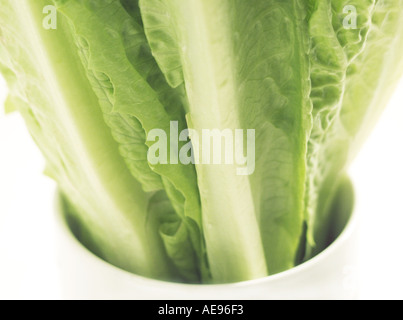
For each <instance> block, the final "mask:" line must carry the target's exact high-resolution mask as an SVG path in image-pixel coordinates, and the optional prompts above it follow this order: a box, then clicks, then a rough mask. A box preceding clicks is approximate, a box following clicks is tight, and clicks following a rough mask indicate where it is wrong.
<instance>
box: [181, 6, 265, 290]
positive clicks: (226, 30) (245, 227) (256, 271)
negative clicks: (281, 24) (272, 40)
mask: <svg viewBox="0 0 403 320" xmlns="http://www.w3.org/2000/svg"><path fill="white" fill-rule="evenodd" d="M174 2H175V3H176V5H177V11H178V12H180V13H179V16H178V17H177V19H180V23H179V24H178V25H180V26H184V27H183V28H182V29H181V38H182V39H181V45H182V46H181V50H182V52H181V54H182V63H183V66H184V76H185V84H186V91H187V94H188V99H189V106H190V107H189V108H190V112H189V115H188V117H189V118H190V124H191V125H192V126H193V127H192V129H195V130H196V131H197V132H198V133H199V136H201V132H202V130H203V129H220V130H223V129H231V130H235V129H239V128H241V127H240V121H239V118H238V114H237V94H236V92H237V86H236V77H235V70H236V68H235V67H234V66H235V62H234V55H233V50H232V44H231V41H232V35H231V25H230V23H229V17H228V15H229V14H228V12H229V10H228V8H227V7H226V2H225V1H216V0H186V2H185V1H181V0H179V1H178V0H174ZM245 129H253V128H245ZM196 170H197V175H198V184H199V190H200V196H201V203H202V219H203V228H204V235H205V239H206V246H207V253H208V259H209V265H210V268H211V272H212V275H213V279H214V281H219V282H221V281H222V282H227V281H243V280H250V279H256V278H260V277H264V276H266V275H267V274H268V270H267V266H266V261H265V255H264V250H263V244H262V241H261V237H260V230H259V226H258V222H257V218H256V213H255V209H254V202H253V197H252V192H251V186H250V181H249V178H248V177H247V176H237V175H236V165H202V164H200V165H196Z"/></svg>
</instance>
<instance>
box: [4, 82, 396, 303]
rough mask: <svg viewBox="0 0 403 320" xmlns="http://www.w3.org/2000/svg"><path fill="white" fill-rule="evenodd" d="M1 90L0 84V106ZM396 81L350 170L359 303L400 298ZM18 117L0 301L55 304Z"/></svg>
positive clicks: (43, 208)
mask: <svg viewBox="0 0 403 320" xmlns="http://www.w3.org/2000/svg"><path fill="white" fill-rule="evenodd" d="M5 96H6V87H5V84H4V82H3V79H1V78H0V105H2V103H3V101H4V99H5ZM402 102H403V81H402V82H401V84H400V85H399V88H398V89H397V91H396V93H395V95H394V96H393V99H392V100H391V103H390V105H389V107H388V109H387V111H386V112H385V114H384V115H383V117H382V118H381V120H380V122H379V124H378V126H377V128H376V130H375V131H374V132H373V134H372V135H371V137H370V138H369V140H368V142H367V143H366V145H365V146H364V148H363V149H362V151H361V153H360V155H359V157H358V158H357V160H356V161H355V163H354V165H353V166H352V168H351V176H352V178H353V180H354V182H355V186H356V190H357V198H358V203H357V210H359V213H360V247H359V249H360V250H359V261H360V264H359V267H358V269H357V270H356V272H357V274H358V277H359V283H360V288H361V298H362V299H403V144H402V140H403V108H402ZM0 109H1V108H0ZM43 169H44V161H43V159H42V156H41V154H40V153H39V151H38V150H37V148H36V146H35V145H34V143H33V142H32V140H31V138H30V137H29V134H28V133H27V130H26V129H25V126H24V123H23V121H22V119H21V118H20V116H19V115H18V114H11V115H7V116H6V115H4V112H3V110H2V109H1V111H0V299H59V298H61V294H60V284H59V280H58V264H57V259H56V246H55V226H54V217H53V215H54V213H53V196H54V190H55V185H54V183H53V181H51V180H50V179H48V178H47V177H45V176H43V175H42V171H43Z"/></svg>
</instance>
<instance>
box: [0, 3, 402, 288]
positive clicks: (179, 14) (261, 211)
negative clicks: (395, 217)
mask: <svg viewBox="0 0 403 320" xmlns="http://www.w3.org/2000/svg"><path fill="white" fill-rule="evenodd" d="M0 7H1V10H0V71H1V73H2V74H3V75H4V77H5V78H6V80H7V82H8V85H9V89H10V96H9V98H8V100H7V104H6V105H7V109H8V110H11V109H17V110H18V111H19V112H20V113H21V114H22V115H23V116H24V118H25V120H26V123H27V126H28V128H29V130H30V132H31V134H32V136H33V138H34V140H35V141H36V142H37V144H38V146H39V147H40V149H41V150H42V152H43V154H44V156H45V157H46V159H47V163H48V168H47V170H46V173H47V174H48V175H50V176H51V177H52V178H54V179H55V180H56V181H57V182H58V184H59V188H60V191H61V193H62V194H63V196H64V199H65V210H66V214H68V215H69V219H71V220H74V221H75V224H76V225H77V226H78V227H77V230H79V232H78V233H77V236H78V237H79V238H80V240H81V241H82V242H83V244H85V245H86V246H87V247H88V248H89V249H91V250H92V251H93V252H95V253H96V254H98V255H99V256H100V257H102V258H104V259H105V260H107V261H109V262H111V263H112V264H114V265H116V266H119V267H121V268H123V269H125V270H128V271H131V272H134V273H137V274H140V275H143V276H147V277H152V278H157V279H164V280H170V281H185V282H195V283H199V282H202V283H221V282H235V281H243V280H250V279H256V278H260V277H264V276H267V275H270V274H275V273H278V272H281V271H284V270H287V269H290V268H292V267H293V266H295V265H296V264H298V263H300V262H301V261H303V260H306V259H309V258H310V257H312V256H313V255H315V254H316V253H318V252H320V251H321V250H323V249H324V248H325V246H326V245H327V242H326V241H327V239H328V237H329V229H330V226H329V225H330V224H331V222H332V221H333V217H332V214H331V213H332V212H334V210H333V207H334V203H333V201H332V200H333V199H334V197H335V195H336V194H337V192H338V191H337V190H338V186H339V185H340V184H345V172H346V169H347V168H348V165H349V163H350V162H351V160H352V159H353V157H354V156H355V154H356V153H357V150H359V147H360V145H361V144H362V142H363V140H364V138H365V137H366V135H367V133H368V132H369V130H370V129H371V128H372V127H373V125H374V123H375V121H376V119H377V118H378V117H379V114H380V113H381V111H382V109H383V108H384V106H385V105H386V102H387V100H388V98H389V96H390V95H391V93H392V90H393V88H394V85H395V84H396V83H397V80H398V79H399V77H400V76H401V74H402V73H403V59H401V54H402V52H403V18H402V17H401V16H402V14H403V0H355V1H354V0H324V1H323V0H251V1H245V0H120V1H119V0H54V1H52V0H0ZM52 9H55V10H52ZM353 9H354V10H353ZM355 13H356V14H357V15H356V16H355ZM173 124H174V125H173ZM155 130H160V131H161V132H165V133H166V136H167V137H169V138H170V140H169V142H168V144H167V146H166V150H165V151H166V154H165V156H164V155H163V154H161V152H162V151H163V149H158V148H157V149H158V151H157V152H156V156H157V157H159V158H161V157H163V156H164V157H165V158H164V159H166V160H167V163H165V162H158V161H156V162H153V161H149V160H150V158H149V156H150V152H151V151H152V150H153V151H155V149H154V148H155V146H156V143H162V142H163V141H162V140H161V137H159V139H158V138H157V136H154V138H150V137H153V135H154V133H155ZM204 130H211V131H214V130H215V132H218V133H219V134H221V135H222V136H219V140H224V141H225V143H224V144H222V147H223V148H221V149H220V150H219V157H217V159H221V158H225V156H224V151H223V149H226V150H227V149H228V148H229V149H228V150H232V149H231V147H230V146H229V142H228V141H231V142H232V143H235V149H237V148H238V147H239V146H241V147H240V150H241V155H240V156H241V157H239V155H238V157H237V159H239V158H243V156H244V152H242V151H247V145H248V143H253V149H250V150H253V151H254V152H253V157H254V158H253V170H249V169H250V168H241V170H239V169H240V168H239V163H234V162H232V163H231V162H229V163H221V164H218V163H216V164H207V163H204V162H202V161H200V159H199V158H198V156H200V157H204V156H205V155H206V154H205V153H204V152H205V151H206V150H205V149H206V148H204V149H203V150H200V148H201V147H202V143H201V142H200V141H199V140H198V136H200V137H201V136H202V135H203V134H202V133H203V132H204ZM237 130H238V132H243V131H245V132H246V131H247V130H253V135H251V136H250V137H249V136H248V137H246V136H240V138H239V137H238V136H237V135H235V140H231V139H232V138H231V139H229V140H227V139H226V133H230V132H237ZM240 130H241V131H240ZM251 132H252V131H251ZM203 137H204V135H203ZM238 138H239V139H238ZM213 142H214V141H213ZM215 142H217V141H215ZM221 142H222V141H221ZM203 145H204V144H203ZM189 146H191V148H190V147H189ZM207 149H208V156H206V157H209V154H210V151H212V150H213V149H214V147H212V146H210V147H208V148H207ZM183 150H184V151H183ZM248 150H249V149H248ZM178 155H182V156H186V157H187V159H188V161H187V163H183V162H180V161H178ZM215 156H216V155H215ZM221 156H222V157H221ZM168 159H169V160H170V161H168ZM195 159H199V160H195ZM203 159H204V158H203ZM214 159H216V158H214ZM225 159H227V158H225ZM240 172H242V174H239V173H240Z"/></svg>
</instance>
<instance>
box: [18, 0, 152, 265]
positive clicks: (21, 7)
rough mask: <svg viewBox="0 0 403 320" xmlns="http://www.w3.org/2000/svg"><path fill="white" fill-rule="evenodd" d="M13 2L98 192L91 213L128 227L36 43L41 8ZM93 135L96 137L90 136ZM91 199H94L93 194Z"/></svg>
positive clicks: (138, 245)
mask: <svg viewBox="0 0 403 320" xmlns="http://www.w3.org/2000/svg"><path fill="white" fill-rule="evenodd" d="M13 5H14V3H13ZM15 5H18V7H17V8H16V9H15V10H16V12H19V14H20V16H21V21H20V23H21V24H22V25H23V28H22V29H23V30H25V31H26V32H29V36H27V37H26V39H27V40H28V41H30V42H31V44H32V45H31V46H30V47H31V48H35V51H34V52H32V55H34V56H35V57H36V61H38V65H40V67H41V70H42V71H43V74H44V79H46V85H47V87H48V92H49V94H51V99H52V101H53V103H54V108H55V113H56V115H57V118H58V119H60V125H61V126H63V128H64V129H65V131H66V134H67V135H68V136H69V138H70V139H71V140H72V141H74V152H75V153H76V157H77V158H78V159H79V162H80V166H81V168H80V172H81V173H82V174H83V175H85V177H86V180H87V181H88V182H89V186H90V187H91V189H89V190H88V191H89V192H90V193H91V194H92V195H98V196H99V197H98V200H99V202H98V203H95V204H94V205H97V207H98V208H99V209H100V210H98V212H95V214H98V215H102V214H103V213H109V214H111V215H114V224H115V223H116V225H121V226H123V227H124V226H126V228H123V229H122V232H124V230H130V228H129V227H127V226H130V225H133V223H132V222H131V221H130V220H129V219H128V217H127V215H128V214H127V212H123V211H124V209H122V207H121V206H119V203H117V202H116V199H114V197H113V194H111V190H110V189H111V188H110V187H108V185H107V182H106V181H103V179H102V174H100V172H99V171H98V170H97V169H101V168H99V166H98V165H97V164H96V159H93V156H92V155H91V154H90V153H89V150H88V148H87V147H86V145H85V142H84V141H83V139H82V137H81V136H80V135H79V132H80V131H81V130H82V129H83V128H80V127H78V126H77V119H75V116H74V115H73V114H72V112H71V110H70V109H71V108H72V106H70V105H68V103H67V102H66V101H67V100H68V99H66V97H65V95H68V92H65V91H66V90H65V88H63V87H62V85H61V84H60V81H59V80H58V78H57V76H56V75H55V73H54V70H53V68H52V64H51V61H52V58H51V57H50V56H49V54H48V53H47V52H46V51H45V49H44V47H45V46H44V45H40V44H42V43H43V39H42V37H41V35H40V30H38V28H40V26H38V21H36V20H35V19H36V18H37V17H38V16H39V15H38V16H34V12H35V10H36V11H38V10H41V11H42V8H41V7H40V5H38V4H33V2H32V1H30V0H19V1H15ZM41 11H40V12H41ZM49 32H52V31H49ZM94 139H96V137H94ZM101 170H102V169H101ZM92 199H94V197H93V196H92ZM92 209H93V208H92ZM122 210H123V211H122ZM91 211H93V210H90V211H88V212H87V214H94V212H91ZM118 213H119V214H118ZM92 219H94V221H96V220H97V219H102V217H101V216H93V217H92ZM142 227H143V226H142ZM130 239H131V241H132V243H131V246H132V248H133V250H136V258H137V259H138V260H139V263H138V265H144V264H147V262H146V261H147V259H148V258H147V254H146V253H145V252H144V241H142V240H141V239H140V237H139V235H138V234H137V233H136V232H130ZM136 264H137V263H136ZM150 267H152V266H150Z"/></svg>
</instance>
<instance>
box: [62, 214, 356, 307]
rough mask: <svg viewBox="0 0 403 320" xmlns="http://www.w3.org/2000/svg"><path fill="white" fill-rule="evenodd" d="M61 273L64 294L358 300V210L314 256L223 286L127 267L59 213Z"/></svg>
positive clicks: (69, 296)
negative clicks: (88, 243) (101, 253)
mask: <svg viewBox="0 0 403 320" xmlns="http://www.w3.org/2000/svg"><path fill="white" fill-rule="evenodd" d="M57 228H58V230H57V236H58V252H59V264H60V275H61V283H62V290H63V298H64V299H108V300H109V299H124V300H127V299H130V300H177V299H178V300H179V299H180V300H248V299H254V300H263V299H264V300H272V299H273V300H284V299H287V300H288V299H299V300H300V299H304V300H305V299H307V300H322V299H326V300H327V299H338V300H339V299H356V298H358V287H357V281H356V278H355V272H354V271H355V270H356V257H357V242H358V237H357V229H358V228H357V213H353V214H352V216H351V217H350V220H349V222H348V224H347V226H346V227H345V228H344V230H343V232H342V233H341V234H340V236H339V237H338V238H337V239H336V240H335V241H334V242H333V243H332V244H331V245H330V246H329V247H328V248H327V249H325V250H324V251H323V252H321V253H320V254H319V255H317V256H316V257H314V258H312V259H311V260H309V261H307V262H305V263H303V264H301V265H299V266H297V267H295V268H293V269H291V270H288V271H285V272H282V273H279V274H276V275H273V276H269V277H266V278H262V279H258V280H253V281H246V282H241V283H235V284H223V285H189V284H178V283H170V282H163V281H158V280H153V279H148V278H144V277H141V276H137V275H135V274H132V273H129V272H126V271H123V270H121V269H119V268H117V267H115V266H113V265H111V264H109V263H107V262H105V261H103V260H102V259H100V258H98V257H97V256H95V255H94V254H93V253H91V252H90V251H88V250H87V249H86V248H85V247H84V246H83V245H82V244H81V243H80V242H79V241H78V240H77V239H76V238H75V237H74V235H73V234H72V232H71V231H70V229H69V227H68V225H67V222H66V219H65V217H64V215H63V213H62V212H61V210H58V212H57Z"/></svg>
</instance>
